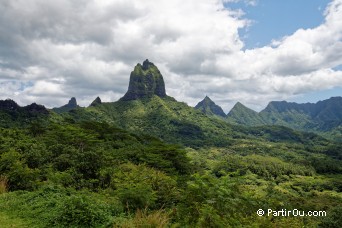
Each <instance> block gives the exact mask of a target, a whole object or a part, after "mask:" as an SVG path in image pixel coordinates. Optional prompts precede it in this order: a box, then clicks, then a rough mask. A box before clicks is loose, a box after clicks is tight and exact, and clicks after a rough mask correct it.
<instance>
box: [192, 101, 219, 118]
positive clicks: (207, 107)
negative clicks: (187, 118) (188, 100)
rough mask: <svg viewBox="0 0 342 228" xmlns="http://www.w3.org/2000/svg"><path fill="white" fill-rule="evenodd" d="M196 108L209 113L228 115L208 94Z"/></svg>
mask: <svg viewBox="0 0 342 228" xmlns="http://www.w3.org/2000/svg"><path fill="white" fill-rule="evenodd" d="M195 109H198V110H200V111H202V112H203V113H205V114H207V115H217V116H222V117H224V116H226V114H225V113H224V111H223V110H222V108H221V107H220V106H218V105H216V104H215V102H213V101H212V100H211V99H210V98H209V97H208V96H205V98H204V99H203V100H202V101H201V102H199V103H198V104H197V105H196V106H195Z"/></svg>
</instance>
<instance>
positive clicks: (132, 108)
mask: <svg viewBox="0 0 342 228" xmlns="http://www.w3.org/2000/svg"><path fill="white" fill-rule="evenodd" d="M0 117H1V123H0V126H9V125H11V124H18V125H21V124H22V123H29V122H30V121H32V119H35V118H36V119H37V118H38V119H39V118H43V119H49V118H50V119H51V118H52V119H54V120H58V119H62V118H69V119H70V118H71V119H73V121H83V120H96V121H104V122H108V123H113V124H115V125H117V126H119V127H121V128H124V129H127V130H130V131H133V132H134V131H136V132H144V133H148V134H151V135H153V136H156V137H159V138H162V139H164V140H166V141H168V142H172V143H182V144H185V145H199V144H201V145H203V144H210V145H221V144H222V145H223V144H229V143H230V141H231V140H232V139H234V138H241V137H243V138H248V137H255V136H256V135H259V136H260V135H264V134H266V133H265V132H268V133H267V134H271V136H270V137H271V138H272V139H274V138H273V136H274V135H277V140H278V139H284V137H285V138H288V139H290V138H291V137H292V136H291V137H289V136H290V135H293V133H292V130H290V129H286V128H278V129H276V128H269V127H266V125H272V126H278V125H279V126H283V127H287V128H292V129H295V130H300V131H310V132H315V133H319V134H321V135H324V136H328V137H333V138H335V139H336V138H342V137H341V136H342V97H332V98H330V99H328V100H324V101H320V102H317V103H316V104H311V103H307V104H297V103H289V102H286V101H281V102H276V101H273V102H270V103H269V104H268V106H267V107H266V108H265V109H264V110H262V111H261V112H259V113H258V112H255V111H253V110H252V109H249V108H247V107H246V106H244V105H243V104H241V103H239V102H238V103H237V104H236V105H235V106H234V107H233V108H232V110H231V111H230V112H229V113H228V114H227V115H226V114H225V113H224V111H223V110H222V108H221V107H220V106H218V105H216V104H215V103H214V102H213V101H212V100H211V99H210V98H209V97H208V96H206V97H205V98H204V99H203V100H202V101H201V102H199V103H198V104H197V105H196V107H195V108H193V107H190V106H188V105H187V104H185V103H183V102H178V101H176V100H175V99H174V98H172V97H169V96H167V95H166V91H165V83H164V79H163V76H162V74H161V73H160V71H159V70H158V68H157V67H156V66H155V65H154V64H153V63H151V62H149V61H148V60H145V61H144V62H143V64H137V65H136V66H135V68H134V70H133V71H132V73H131V76H130V82H129V87H128V91H127V93H126V94H125V95H124V96H123V97H122V98H121V99H120V100H119V101H116V102H102V101H101V99H100V98H99V97H97V98H96V99H95V100H94V101H93V102H92V103H91V104H90V105H89V107H86V108H82V107H80V106H78V105H77V101H76V98H74V97H73V98H71V99H70V101H69V102H68V104H66V105H63V106H61V107H58V108H53V109H51V110H48V109H46V108H45V107H44V106H42V105H37V104H35V103H34V104H31V105H29V106H25V107H20V106H19V105H17V104H16V103H15V102H14V101H12V100H5V101H0ZM260 126H261V127H262V126H265V127H266V128H264V129H263V128H260ZM270 129H271V130H270ZM272 131H273V133H274V134H273V136H272ZM279 132H283V134H280V133H279ZM298 134H299V133H298ZM264 136H265V135H264ZM265 137H269V136H265ZM300 137H302V136H300ZM304 138H305V137H304ZM291 140H292V139H291Z"/></svg>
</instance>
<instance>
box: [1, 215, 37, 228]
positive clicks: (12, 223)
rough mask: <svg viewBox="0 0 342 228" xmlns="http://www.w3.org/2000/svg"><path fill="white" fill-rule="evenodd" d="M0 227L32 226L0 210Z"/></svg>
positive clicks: (24, 227) (21, 227)
mask: <svg viewBox="0 0 342 228" xmlns="http://www.w3.org/2000/svg"><path fill="white" fill-rule="evenodd" d="M0 227H1V228H10V227H11V228H28V227H32V225H27V223H26V222H25V221H23V220H22V219H18V218H12V217H11V216H8V215H7V214H5V213H4V212H1V211H0Z"/></svg>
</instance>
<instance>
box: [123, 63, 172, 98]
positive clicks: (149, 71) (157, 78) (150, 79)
mask: <svg viewBox="0 0 342 228" xmlns="http://www.w3.org/2000/svg"><path fill="white" fill-rule="evenodd" d="M153 95H157V96H159V97H166V92H165V83H164V79H163V76H162V75H161V73H160V71H159V70H158V68H157V67H156V66H155V65H154V64H153V63H151V62H150V61H148V59H146V60H145V61H144V62H143V64H142V65H141V64H140V63H138V64H137V65H136V66H135V68H134V71H132V72H131V76H130V80H129V86H128V91H127V92H126V94H125V95H124V96H123V97H122V98H121V99H120V100H122V101H129V100H136V99H139V98H145V97H152V96H153Z"/></svg>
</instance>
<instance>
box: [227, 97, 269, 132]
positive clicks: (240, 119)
mask: <svg viewBox="0 0 342 228" xmlns="http://www.w3.org/2000/svg"><path fill="white" fill-rule="evenodd" d="M226 119H227V120H228V122H230V123H235V124H244V125H250V126H258V125H263V124H265V122H264V121H263V119H262V118H261V117H260V116H259V114H258V113H257V112H256V111H254V110H252V109H250V108H247V107H246V106H244V105H243V104H241V103H240V102H238V103H236V104H235V105H234V107H233V108H232V109H231V110H230V112H229V113H228V114H227V116H226Z"/></svg>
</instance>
